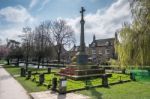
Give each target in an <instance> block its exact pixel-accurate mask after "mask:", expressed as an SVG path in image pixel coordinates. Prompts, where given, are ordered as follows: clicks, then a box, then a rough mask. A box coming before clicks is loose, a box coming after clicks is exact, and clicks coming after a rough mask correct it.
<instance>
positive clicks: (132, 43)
mask: <svg viewBox="0 0 150 99" xmlns="http://www.w3.org/2000/svg"><path fill="white" fill-rule="evenodd" d="M130 5H131V12H132V15H133V22H132V24H130V25H129V24H124V25H123V28H122V29H121V30H120V31H119V38H120V41H119V42H116V46H115V47H116V52H117V53H118V59H119V62H120V64H121V65H122V66H127V65H141V66H144V65H150V0H132V1H130Z"/></svg>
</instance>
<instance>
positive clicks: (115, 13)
mask: <svg viewBox="0 0 150 99" xmlns="http://www.w3.org/2000/svg"><path fill="white" fill-rule="evenodd" d="M126 21H127V22H131V13H130V8H129V2H128V0H117V1H116V2H114V3H113V4H112V5H111V6H110V7H108V8H105V9H98V10H97V12H96V13H95V14H86V16H85V40H86V43H91V41H92V35H93V34H95V35H96V38H97V39H102V38H108V37H114V33H115V31H116V30H118V29H120V28H121V26H122V23H123V22H126ZM67 22H68V24H69V25H71V26H72V28H73V29H74V30H75V33H76V36H77V41H78V38H79V35H80V17H77V18H74V19H67Z"/></svg>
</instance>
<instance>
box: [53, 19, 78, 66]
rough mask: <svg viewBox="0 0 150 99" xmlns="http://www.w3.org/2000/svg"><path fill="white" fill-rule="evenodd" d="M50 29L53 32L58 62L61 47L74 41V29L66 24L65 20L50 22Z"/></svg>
mask: <svg viewBox="0 0 150 99" xmlns="http://www.w3.org/2000/svg"><path fill="white" fill-rule="evenodd" d="M50 31H51V33H52V34H53V39H54V42H55V43H56V47H55V50H56V53H57V60H58V63H60V59H61V53H62V48H63V47H64V46H68V45H70V44H71V43H74V42H75V38H74V31H73V30H72V28H71V27H70V26H69V25H67V23H66V22H65V20H56V21H51V22H50Z"/></svg>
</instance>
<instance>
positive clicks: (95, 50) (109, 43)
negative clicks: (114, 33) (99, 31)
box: [89, 35, 116, 64]
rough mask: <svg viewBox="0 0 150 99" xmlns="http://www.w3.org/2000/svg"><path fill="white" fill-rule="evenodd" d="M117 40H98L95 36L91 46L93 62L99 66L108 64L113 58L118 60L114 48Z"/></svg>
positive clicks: (90, 55)
mask: <svg viewBox="0 0 150 99" xmlns="http://www.w3.org/2000/svg"><path fill="white" fill-rule="evenodd" d="M114 43H115V38H106V39H97V40H96V38H95V35H94V36H93V41H92V42H91V44H89V49H90V54H89V57H90V59H91V61H93V62H94V63H97V64H107V61H109V60H110V59H111V58H116V54H115V48H114Z"/></svg>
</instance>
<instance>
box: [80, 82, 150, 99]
mask: <svg viewBox="0 0 150 99" xmlns="http://www.w3.org/2000/svg"><path fill="white" fill-rule="evenodd" d="M77 93H80V94H84V95H87V96H90V97H91V99H150V82H149V83H148V84H145V83H140V82H129V83H124V84H118V85H113V86H110V87H109V88H93V89H89V90H84V91H79V92H77Z"/></svg>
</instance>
